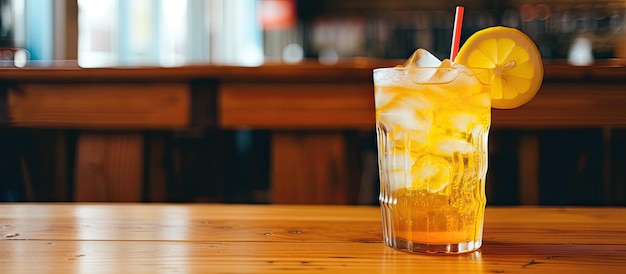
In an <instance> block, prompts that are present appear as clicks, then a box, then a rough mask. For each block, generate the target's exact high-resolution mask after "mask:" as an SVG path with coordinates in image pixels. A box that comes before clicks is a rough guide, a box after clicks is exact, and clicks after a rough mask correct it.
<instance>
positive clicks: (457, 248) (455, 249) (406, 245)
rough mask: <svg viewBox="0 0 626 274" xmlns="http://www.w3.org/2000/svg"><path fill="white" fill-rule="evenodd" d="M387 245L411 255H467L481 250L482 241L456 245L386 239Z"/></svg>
mask: <svg viewBox="0 0 626 274" xmlns="http://www.w3.org/2000/svg"><path fill="white" fill-rule="evenodd" d="M385 244H387V245H388V246H390V247H393V248H394V249H396V250H399V251H404V252H410V253H449V254H455V253H466V252H472V251H475V250H477V249H479V248H480V246H481V245H482V240H478V241H469V242H462V243H456V244H432V243H430V244H429V243H415V242H410V241H407V240H404V239H401V238H389V239H385Z"/></svg>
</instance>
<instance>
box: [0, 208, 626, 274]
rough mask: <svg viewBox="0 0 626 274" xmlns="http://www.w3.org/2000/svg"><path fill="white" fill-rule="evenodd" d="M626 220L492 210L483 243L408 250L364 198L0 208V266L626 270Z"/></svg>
mask: <svg viewBox="0 0 626 274" xmlns="http://www.w3.org/2000/svg"><path fill="white" fill-rule="evenodd" d="M624 217H626V208H615V207H613V208H607V207H602V208H578V207H487V213H486V223H485V232H484V233H485V234H484V245H483V247H482V248H481V250H480V251H477V252H474V253H470V254H462V255H414V254H408V253H403V252H398V251H395V250H393V249H391V248H389V247H386V246H385V245H384V244H383V243H382V241H381V225H380V215H379V209H378V207H370V206H320V205H318V206H307V205H298V206H295V205H221V204H218V205H216V204H104V203H101V204H37V203H33V204H28V203H26V204H0V273H455V272H458V273H568V274H571V273H592V272H595V273H602V274H606V273H626V218H624Z"/></svg>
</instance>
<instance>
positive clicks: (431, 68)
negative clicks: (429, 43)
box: [372, 66, 493, 71]
mask: <svg viewBox="0 0 626 274" xmlns="http://www.w3.org/2000/svg"><path fill="white" fill-rule="evenodd" d="M433 69H447V70H459V69H470V70H482V71H490V70H493V68H485V67H466V66H460V67H446V68H442V67H400V66H398V67H380V68H374V69H372V71H383V70H398V71H407V70H433Z"/></svg>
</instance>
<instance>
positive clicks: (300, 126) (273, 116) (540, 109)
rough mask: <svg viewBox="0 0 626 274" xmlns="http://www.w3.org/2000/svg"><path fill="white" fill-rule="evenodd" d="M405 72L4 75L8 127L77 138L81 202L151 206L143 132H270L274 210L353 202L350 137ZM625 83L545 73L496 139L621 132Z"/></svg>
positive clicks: (278, 67) (530, 160)
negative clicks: (388, 79) (549, 132)
mask: <svg viewBox="0 0 626 274" xmlns="http://www.w3.org/2000/svg"><path fill="white" fill-rule="evenodd" d="M398 63H400V61H396V60H368V59H354V60H349V61H344V62H341V63H339V64H336V65H332V66H326V65H321V64H318V63H314V62H304V63H301V64H297V65H286V64H275V65H272V64H267V65H264V66H259V67H235V66H213V65H198V66H183V67H171V68H156V67H132V68H131V67H129V68H123V67H122V68H87V69H84V68H79V67H77V66H76V65H73V66H72V65H70V66H68V65H63V66H54V65H53V66H50V67H26V68H0V125H1V124H4V125H6V126H9V127H18V128H19V127H21V128H57V129H75V130H79V132H80V134H79V136H78V139H77V141H76V143H77V144H76V145H77V147H76V148H75V151H76V155H75V159H76V161H75V167H74V174H72V175H71V176H74V178H75V189H74V191H73V193H74V197H72V199H73V200H75V201H119V202H134V201H142V200H145V197H144V196H142V195H143V193H144V192H145V188H146V185H147V184H152V182H144V180H145V178H148V177H149V176H146V175H145V174H144V170H149V169H150V166H147V165H150V162H160V161H161V162H162V160H160V159H144V156H145V155H146V151H145V150H146V149H148V150H149V149H151V148H150V147H148V146H146V144H145V140H144V139H145V136H144V133H145V132H148V131H153V130H161V131H189V130H192V131H193V130H198V129H199V130H203V129H207V128H210V129H226V130H235V129H260V130H269V131H270V132H271V140H270V143H271V152H270V154H271V155H270V156H271V160H270V161H271V164H270V167H271V176H270V177H271V197H270V199H271V201H272V202H275V203H336V204H345V203H354V202H355V201H354V200H351V199H350V197H348V194H347V193H348V189H353V188H354V187H355V184H358V181H356V180H355V177H356V176H355V174H352V173H351V172H352V171H353V170H355V168H354V166H355V163H354V160H353V159H351V157H353V156H352V155H350V153H349V151H350V149H351V146H354V140H353V139H351V138H350V136H349V135H347V134H346V132H348V131H353V132H359V131H371V130H373V128H374V102H373V83H372V69H373V68H375V67H385V66H393V65H395V64H398ZM624 76H626V67H624V66H623V63H622V62H606V63H601V64H597V65H595V66H590V67H572V66H567V65H563V64H558V63H554V64H553V63H546V65H545V80H544V84H543V86H542V88H541V90H540V91H539V93H538V95H537V96H536V97H535V98H534V99H533V100H532V101H531V102H530V103H528V104H527V105H525V106H523V107H521V108H518V109H514V110H494V111H493V115H492V124H493V128H494V129H497V128H513V129H527V128H530V129H537V128H589V127H598V128H606V127H624V126H626V108H624V107H623V106H624V102H626V92H625V90H624V89H625V88H624V87H625V84H626V80H624V79H626V78H624ZM521 146H522V147H523V148H522V149H521V151H523V152H524V153H523V155H522V157H523V159H520V162H521V164H520V166H523V167H525V170H522V171H520V174H522V175H521V178H520V181H523V182H524V183H523V184H522V185H524V187H523V188H524V189H522V190H521V191H520V193H522V195H523V197H521V198H520V200H521V201H523V202H524V203H526V204H534V203H536V202H537V194H536V188H537V186H536V176H535V175H536V160H537V159H536V157H537V153H536V151H537V149H538V146H539V145H538V141H537V139H536V137H533V136H527V137H526V138H525V139H524V141H523V142H522V143H521ZM303 155H304V156H307V157H303ZM357 164H358V163H357ZM157 177H158V176H157ZM355 181H356V182H355ZM326 182H335V183H334V184H333V185H327V184H326ZM152 189H157V188H156V187H154V186H153V187H152ZM325 193H335V194H336V195H333V196H328V195H324V194H325ZM161 196H163V195H161ZM152 201H154V200H152Z"/></svg>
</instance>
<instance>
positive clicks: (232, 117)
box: [218, 82, 375, 129]
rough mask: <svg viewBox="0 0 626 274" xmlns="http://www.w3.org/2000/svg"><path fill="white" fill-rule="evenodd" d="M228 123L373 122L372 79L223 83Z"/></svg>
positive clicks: (328, 125)
mask: <svg viewBox="0 0 626 274" xmlns="http://www.w3.org/2000/svg"><path fill="white" fill-rule="evenodd" d="M218 111H219V115H218V117H219V121H218V124H219V125H220V126H221V127H223V128H237V127H251V128H261V129H285V128H287V129H289V128H297V129H316V128H317V129H337V128H339V129H350V128H373V126H374V123H373V121H374V117H375V116H374V86H373V84H371V83H262V82H257V83H231V82H228V83H222V84H221V85H220V88H219V95H218Z"/></svg>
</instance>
